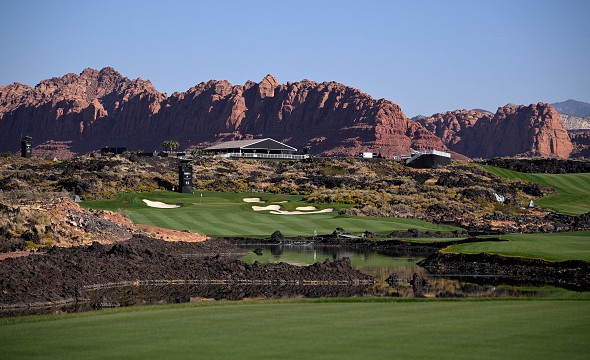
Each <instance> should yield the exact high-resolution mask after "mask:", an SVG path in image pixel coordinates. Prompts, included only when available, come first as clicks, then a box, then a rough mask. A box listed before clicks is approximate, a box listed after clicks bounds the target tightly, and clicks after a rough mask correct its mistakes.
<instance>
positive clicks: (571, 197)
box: [480, 165, 590, 215]
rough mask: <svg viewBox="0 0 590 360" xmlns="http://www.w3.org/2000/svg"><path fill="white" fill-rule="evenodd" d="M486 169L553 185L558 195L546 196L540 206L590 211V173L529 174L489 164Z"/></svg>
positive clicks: (580, 212)
mask: <svg viewBox="0 0 590 360" xmlns="http://www.w3.org/2000/svg"><path fill="white" fill-rule="evenodd" d="M480 166H482V167H483V168H485V169H486V170H489V171H491V172H493V173H494V174H496V175H498V176H501V177H504V178H507V179H520V180H525V181H530V182H536V183H538V184H541V185H545V186H550V187H553V188H554V189H555V190H557V191H558V192H559V194H557V195H551V196H547V197H544V198H542V199H540V200H539V201H537V202H536V204H537V205H538V206H544V207H546V208H550V209H554V210H556V211H559V212H561V213H564V214H569V215H580V214H584V213H587V212H589V211H590V173H582V174H527V173H521V172H518V171H512V170H506V169H501V168H497V167H494V166H489V165H480Z"/></svg>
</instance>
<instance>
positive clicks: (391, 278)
mask: <svg viewBox="0 0 590 360" xmlns="http://www.w3.org/2000/svg"><path fill="white" fill-rule="evenodd" d="M242 248H243V249H245V250H247V251H249V254H248V255H246V256H244V257H243V258H241V260H242V261H244V262H247V263H253V262H254V261H259V262H261V263H268V262H281V261H283V262H286V263H290V264H294V265H301V266H306V265H311V264H314V263H316V262H323V261H324V260H326V259H330V260H331V261H334V260H338V259H341V258H343V257H348V258H350V260H351V265H352V266H353V268H355V269H357V270H359V271H361V272H363V273H365V274H368V275H371V276H372V277H374V278H375V279H376V280H377V283H376V284H375V285H374V286H367V285H271V284H268V285H252V284H215V283H214V284H189V283H185V284H168V285H164V284H143V285H126V286H114V287H111V288H101V289H93V290H86V296H87V299H86V301H82V302H78V303H70V304H66V305H63V306H56V307H45V308H31V309H12V310H6V309H5V310H0V317H6V316H23V315H32V314H50V313H60V312H80V311H88V310H93V309H97V308H104V307H108V306H112V305H113V304H116V305H118V306H134V305H153V304H170V303H182V302H197V301H209V300H244V299H280V298H318V297H400V298H477V297H530V296H538V295H541V294H546V293H547V292H548V291H523V290H518V289H516V288H513V287H499V286H498V285H499V284H511V283H510V281H507V280H509V279H502V278H493V277H478V278H475V277H464V276H461V275H455V276H440V275H431V274H429V273H428V271H427V270H426V269H424V268H422V267H420V266H418V265H416V263H417V262H418V261H420V260H421V258H416V257H413V256H412V255H411V254H406V255H403V256H401V257H390V256H387V255H383V254H379V253H376V252H367V251H365V252H356V251H354V250H352V249H347V248H339V247H325V246H324V247H322V246H312V245H274V246H256V247H254V246H243V247H242ZM255 250H258V251H256V252H257V253H258V254H261V255H257V254H255V253H254V251H255ZM512 285H517V286H526V284H512Z"/></svg>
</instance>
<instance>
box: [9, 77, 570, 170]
mask: <svg viewBox="0 0 590 360" xmlns="http://www.w3.org/2000/svg"><path fill="white" fill-rule="evenodd" d="M24 135H29V136H32V137H33V141H34V149H33V154H34V156H38V157H54V156H56V157H58V158H71V157H74V156H77V155H81V154H85V153H89V152H95V151H98V150H99V149H100V148H102V147H105V146H109V147H126V148H127V149H128V150H130V151H138V150H143V151H150V152H151V151H153V150H157V149H160V148H161V145H160V144H161V143H162V142H163V141H164V140H169V139H174V140H176V141H178V142H179V143H180V144H181V146H180V148H179V149H180V150H189V151H190V150H192V149H202V148H205V147H207V146H210V145H212V144H214V143H218V142H221V141H229V140H241V139H253V138H261V137H271V138H274V139H276V140H279V141H282V142H285V143H287V144H289V145H291V146H294V147H296V148H299V149H301V148H303V147H305V146H309V147H311V149H312V153H313V154H317V155H324V156H356V155H358V154H359V153H360V152H364V151H368V152H375V153H380V154H381V155H382V156H384V157H394V156H400V155H408V154H410V152H411V151H412V150H420V149H437V150H443V151H450V152H451V153H453V155H454V157H456V158H460V159H466V157H465V156H467V157H494V156H502V155H518V154H520V155H530V156H558V157H567V156H568V155H569V153H570V152H571V142H569V138H568V137H567V133H566V132H565V130H564V129H563V125H562V124H561V121H560V120H559V114H557V113H556V112H555V110H554V109H553V108H552V107H551V106H550V105H548V104H542V103H539V104H538V105H530V106H516V105H514V106H506V107H504V108H500V109H499V110H498V112H497V113H496V114H495V115H493V114H491V113H487V112H483V111H476V110H472V111H466V110H456V111H453V112H449V113H446V115H445V114H435V115H434V116H433V117H430V118H426V119H424V118H422V119H420V120H418V121H412V120H410V119H408V118H407V117H406V116H405V115H404V113H403V112H402V110H401V108H400V106H399V105H397V104H394V103H393V102H391V101H389V100H385V99H378V100H376V99H373V98H372V97H371V96H370V95H367V94H365V93H363V92H362V91H361V90H358V89H355V88H352V87H349V86H346V85H343V84H340V83H337V82H323V83H317V82H314V81H310V80H307V79H305V80H302V81H300V82H294V83H291V82H288V83H287V84H279V83H278V82H277V80H276V79H275V78H274V77H273V76H271V75H267V76H266V77H265V78H264V79H263V80H262V81H261V82H260V83H255V82H253V81H248V82H246V84H244V85H232V84H230V83H229V82H228V81H226V80H222V81H218V80H211V81H208V82H202V83H200V84H198V85H196V86H194V87H192V88H190V89H189V90H187V91H186V92H175V93H174V94H172V95H170V96H167V95H166V94H164V93H160V92H158V91H157V90H156V89H155V88H154V87H153V85H152V84H151V82H150V81H149V80H142V79H141V78H138V79H135V80H130V79H128V78H126V77H123V76H122V75H121V74H119V73H118V72H117V71H115V70H114V69H113V68H110V67H106V68H104V69H102V70H100V71H97V70H94V69H86V70H84V71H83V72H82V73H81V74H80V75H76V74H67V75H64V76H63V77H60V78H52V79H48V80H44V81H42V82H41V83H39V84H38V85H37V86H35V87H34V88H32V87H30V86H27V85H23V84H19V83H15V84H12V85H8V86H2V87H0V140H2V141H1V142H0V151H12V152H18V149H19V148H20V138H21V137H22V136H24ZM461 154H462V155H465V156H462V155H461Z"/></svg>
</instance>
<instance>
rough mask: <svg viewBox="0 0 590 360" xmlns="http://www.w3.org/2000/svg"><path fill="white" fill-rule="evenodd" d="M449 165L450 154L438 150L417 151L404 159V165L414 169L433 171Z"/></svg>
mask: <svg viewBox="0 0 590 360" xmlns="http://www.w3.org/2000/svg"><path fill="white" fill-rule="evenodd" d="M450 163H451V154H449V153H447V152H444V151H439V150H418V151H414V152H412V156H411V157H410V158H408V159H406V165H408V166H410V167H413V168H416V169H435V168H437V167H439V166H446V165H449V164H450Z"/></svg>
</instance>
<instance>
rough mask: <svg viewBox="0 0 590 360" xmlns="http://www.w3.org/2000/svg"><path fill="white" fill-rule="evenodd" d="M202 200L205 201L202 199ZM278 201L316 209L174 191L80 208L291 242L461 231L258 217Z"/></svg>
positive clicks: (407, 222) (415, 223)
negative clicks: (276, 235)
mask: <svg viewBox="0 0 590 360" xmlns="http://www.w3.org/2000/svg"><path fill="white" fill-rule="evenodd" d="M201 194H203V196H201ZM249 197H261V198H262V199H263V200H266V201H267V203H265V204H260V203H246V202H244V201H243V199H244V198H249ZM143 199H147V200H152V201H160V202H164V203H167V204H182V207H179V208H173V209H159V208H154V207H149V206H147V205H146V204H145V203H144V201H143ZM279 201H288V202H286V203H281V204H277V205H281V206H282V209H283V210H296V207H300V206H309V205H311V204H309V203H307V202H304V201H302V197H301V196H289V195H274V194H245V193H240V194H236V193H221V192H205V191H204V192H202V193H201V192H199V193H195V194H180V193H174V192H169V191H156V192H151V193H132V194H122V195H120V196H119V197H118V198H117V199H115V200H109V201H88V202H83V203H82V204H81V205H82V206H84V207H86V208H93V209H101V210H111V211H122V212H128V213H129V216H130V218H131V220H133V222H135V223H136V224H144V225H153V226H158V227H163V228H168V229H174V230H190V231H192V232H196V233H199V234H205V235H210V236H248V237H268V236H270V235H271V234H272V233H273V232H274V231H276V230H280V231H281V233H283V235H286V236H298V235H302V236H311V235H314V232H317V234H328V233H332V232H333V231H334V230H335V229H336V228H337V227H341V228H343V229H345V230H346V231H348V232H350V233H352V234H361V233H362V232H364V231H366V230H369V231H373V232H375V233H379V234H388V233H389V232H391V231H399V230H407V229H409V228H416V229H420V230H422V231H437V230H440V231H452V230H457V229H458V228H455V227H450V226H444V225H435V224H430V223H428V222H426V221H421V220H415V219H396V218H379V217H361V216H352V217H345V216H339V215H338V211H337V210H338V208H336V211H333V212H328V213H320V214H302V215H280V214H271V213H270V212H269V211H254V210H253V209H252V206H268V205H272V204H273V203H278V202H279ZM315 206H316V207H318V209H322V208H330V207H335V206H336V207H338V206H340V207H342V206H346V205H342V204H315Z"/></svg>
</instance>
